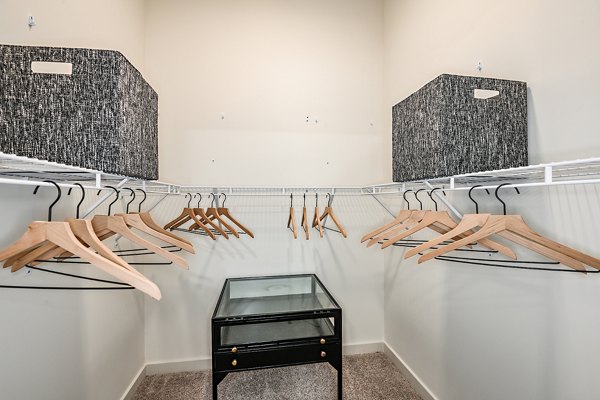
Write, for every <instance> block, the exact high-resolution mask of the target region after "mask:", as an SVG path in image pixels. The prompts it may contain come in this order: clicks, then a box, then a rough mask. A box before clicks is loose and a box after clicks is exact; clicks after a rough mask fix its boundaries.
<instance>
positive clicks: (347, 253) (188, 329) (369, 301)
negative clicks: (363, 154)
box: [144, 196, 386, 363]
mask: <svg viewBox="0 0 600 400" xmlns="http://www.w3.org/2000/svg"><path fill="white" fill-rule="evenodd" d="M320 201H321V202H320V209H321V210H323V206H324V205H325V199H324V198H323V197H321V200H320ZM186 203H187V201H185V200H184V199H183V198H182V197H179V198H177V197H172V198H169V199H168V200H165V201H164V202H162V203H161V204H160V206H159V207H157V208H156V209H155V211H154V212H153V216H154V218H155V219H156V220H157V221H160V222H161V223H162V222H163V221H164V222H168V221H169V220H170V219H173V218H175V217H176V216H177V215H179V213H180V211H181V207H182V206H183V205H185V204H186ZM208 204H209V202H208V200H203V203H202V205H203V206H205V207H206V206H207V205H208ZM226 204H227V207H229V208H230V210H231V212H232V213H233V214H234V215H235V216H236V217H237V218H239V220H240V221H241V222H243V223H244V224H245V225H246V226H248V227H249V228H250V229H251V230H252V231H253V233H254V234H255V236H256V237H255V238H254V239H251V238H249V237H247V236H243V235H242V237H241V238H240V239H236V238H231V239H229V240H224V239H223V238H218V239H217V241H212V240H211V239H209V238H207V237H204V236H203V237H198V236H196V235H190V234H185V233H182V235H184V237H185V238H187V239H189V240H191V241H192V243H193V244H194V247H195V249H196V253H197V254H196V255H194V256H191V255H190V256H188V257H186V258H187V259H188V260H189V263H190V270H189V271H186V270H182V269H179V268H177V267H145V268H144V274H145V275H146V276H148V277H149V278H150V279H151V280H153V281H154V282H156V283H157V284H158V285H159V286H160V288H161V290H162V291H163V299H162V300H161V301H159V302H156V301H152V300H150V299H147V301H146V359H147V362H148V363H160V362H176V361H185V360H202V359H208V358H210V355H211V354H210V351H211V349H210V345H211V341H210V318H211V316H212V313H213V310H214V307H215V305H216V302H217V299H218V297H219V294H220V292H221V289H222V287H223V283H224V281H225V279H226V278H229V277H241V276H266V275H284V274H296V273H316V274H317V276H318V277H319V278H320V279H321V281H322V282H323V283H324V284H325V286H326V287H327V288H328V289H329V291H330V292H331V293H332V295H333V296H334V297H335V298H336V300H337V301H338V303H339V304H340V306H341V307H342V309H343V313H344V319H343V322H344V325H343V334H344V344H345V345H356V344H366V343H381V342H382V341H383V326H384V320H383V290H382V289H383V256H384V255H383V253H373V252H371V251H369V250H367V249H365V248H363V247H362V246H360V245H359V241H360V236H361V235H362V234H363V231H364V226H365V225H367V224H369V223H372V222H373V221H376V222H377V223H380V222H383V221H384V218H385V216H386V214H385V211H383V209H382V208H381V207H380V206H379V205H378V204H377V203H376V202H375V200H373V198H371V197H369V196H352V197H344V196H336V197H335V200H334V203H333V207H334V210H335V213H336V215H337V216H338V217H339V219H340V221H341V222H342V224H343V225H344V227H345V228H346V230H347V231H348V232H349V237H348V238H347V239H344V238H343V237H342V236H341V235H340V234H339V233H336V232H332V231H326V232H325V236H324V238H322V239H321V238H319V237H318V232H317V231H316V230H315V229H311V230H310V240H309V241H307V240H306V239H305V238H304V237H303V236H302V235H301V234H299V237H298V239H296V240H294V239H293V236H292V232H291V231H289V230H287V229H286V224H287V219H288V215H289V198H287V197H254V196H251V197H231V196H230V197H228V199H227V203H226ZM294 204H295V209H296V218H297V221H296V222H297V223H298V225H299V224H300V220H301V215H299V211H300V212H301V211H302V199H301V198H299V197H295V198H294ZM307 209H308V215H309V218H312V216H313V213H314V197H313V196H311V198H310V200H307ZM186 226H187V224H186ZM327 226H329V227H334V226H333V225H332V222H331V220H330V221H328V223H327ZM178 254H181V253H178Z"/></svg>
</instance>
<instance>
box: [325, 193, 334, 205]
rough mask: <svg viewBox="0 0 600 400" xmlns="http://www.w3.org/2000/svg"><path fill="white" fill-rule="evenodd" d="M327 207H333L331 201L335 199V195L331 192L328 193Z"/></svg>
mask: <svg viewBox="0 0 600 400" xmlns="http://www.w3.org/2000/svg"><path fill="white" fill-rule="evenodd" d="M326 196H327V207H331V202H332V201H333V196H332V195H331V193H327V194H326Z"/></svg>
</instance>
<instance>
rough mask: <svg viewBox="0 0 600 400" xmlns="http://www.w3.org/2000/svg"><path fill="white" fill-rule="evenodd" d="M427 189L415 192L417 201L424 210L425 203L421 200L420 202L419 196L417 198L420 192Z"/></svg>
mask: <svg viewBox="0 0 600 400" xmlns="http://www.w3.org/2000/svg"><path fill="white" fill-rule="evenodd" d="M423 190H425V189H419V190H417V191H416V192H415V199H417V201H418V202H419V207H420V209H421V210H422V209H423V202H422V201H421V200H419V196H417V195H418V194H419V192H422V191H423Z"/></svg>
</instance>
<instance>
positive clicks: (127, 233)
mask: <svg viewBox="0 0 600 400" xmlns="http://www.w3.org/2000/svg"><path fill="white" fill-rule="evenodd" d="M107 187H109V188H111V189H113V190H114V191H115V193H116V198H115V200H114V201H113V202H112V203H110V204H109V205H108V214H109V215H94V217H93V218H92V226H93V228H94V231H95V232H96V235H97V236H98V237H99V238H100V239H101V240H105V239H106V238H108V237H111V236H113V235H115V234H119V235H121V236H124V237H125V238H127V239H129V240H131V241H132V242H134V243H137V244H139V245H141V246H143V247H145V248H147V249H148V250H150V251H151V252H153V253H156V254H158V255H160V256H161V257H163V258H166V259H167V260H170V261H172V262H173V263H174V264H176V265H179V266H180V267H182V268H185V269H189V265H188V263H187V261H186V260H185V259H183V258H182V257H180V256H178V255H176V254H173V253H171V252H169V251H167V250H165V249H163V248H162V247H160V246H157V245H156V244H154V243H152V242H150V241H148V240H146V239H144V238H142V237H141V236H138V235H136V234H135V233H133V231H132V230H131V229H129V227H128V226H127V223H126V222H125V219H124V218H123V216H111V215H110V209H111V206H112V205H113V204H114V203H115V202H116V201H117V200H118V198H119V191H118V190H117V189H116V188H115V187H112V186H107Z"/></svg>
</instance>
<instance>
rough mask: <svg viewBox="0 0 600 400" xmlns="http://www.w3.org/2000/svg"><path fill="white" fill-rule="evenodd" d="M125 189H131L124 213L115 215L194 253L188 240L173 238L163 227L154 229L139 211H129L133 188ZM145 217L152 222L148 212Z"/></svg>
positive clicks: (133, 194) (143, 230)
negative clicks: (164, 231) (129, 199)
mask: <svg viewBox="0 0 600 400" xmlns="http://www.w3.org/2000/svg"><path fill="white" fill-rule="evenodd" d="M126 189H128V190H130V191H131V194H132V199H131V201H130V202H129V203H127V207H126V209H125V213H121V214H115V215H116V216H118V217H122V218H123V220H125V223H126V224H127V225H128V226H130V227H132V228H135V229H137V230H140V231H142V232H144V233H146V234H148V235H150V236H154V237H155V238H157V239H160V240H162V241H163V242H167V243H169V244H171V245H173V246H177V247H179V248H181V249H183V250H185V251H187V252H188V253H192V254H195V253H196V252H195V251H194V247H193V246H192V245H191V244H190V243H189V242H184V241H182V240H180V239H179V238H176V239H175V238H173V237H172V236H169V235H168V234H165V233H163V229H162V228H160V227H158V229H159V230H156V229H154V228H152V227H150V226H148V225H147V224H146V223H145V222H144V220H143V219H142V213H141V212H140V213H130V212H129V205H130V204H131V203H132V202H133V201H134V200H135V192H134V191H133V189H130V188H126ZM145 194H146V193H145V192H144V195H145ZM144 200H145V199H144ZM142 203H143V201H142ZM140 204H141V203H140ZM145 218H146V219H147V220H148V219H149V220H150V221H151V223H152V224H154V221H152V217H150V216H149V214H147V213H146V217H145ZM155 225H156V224H155Z"/></svg>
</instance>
